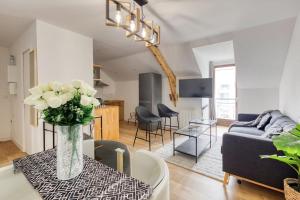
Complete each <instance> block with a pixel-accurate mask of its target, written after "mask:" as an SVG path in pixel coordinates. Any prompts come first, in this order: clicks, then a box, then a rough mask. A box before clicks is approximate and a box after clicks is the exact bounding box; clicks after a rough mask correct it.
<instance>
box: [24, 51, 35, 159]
mask: <svg viewBox="0 0 300 200" xmlns="http://www.w3.org/2000/svg"><path fill="white" fill-rule="evenodd" d="M22 61H23V95H24V96H23V99H25V98H26V97H27V96H29V95H30V93H29V89H30V88H33V87H34V86H36V84H37V69H36V53H35V50H34V49H33V50H32V49H28V50H26V51H24V52H23V60H22ZM23 119H24V121H23V148H24V149H25V152H26V153H28V154H32V153H33V152H34V151H35V149H34V145H35V141H34V140H35V138H34V136H33V131H34V128H35V127H37V126H38V121H37V120H38V116H37V111H36V110H35V109H34V108H33V107H32V106H28V105H25V104H24V116H23Z"/></svg>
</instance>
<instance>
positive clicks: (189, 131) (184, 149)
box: [173, 120, 214, 163]
mask: <svg viewBox="0 0 300 200" xmlns="http://www.w3.org/2000/svg"><path fill="white" fill-rule="evenodd" d="M194 122H195V120H194V121H191V122H190V123H189V125H188V126H186V127H184V128H182V129H179V130H177V131H175V132H173V155H174V156H175V152H180V153H183V154H186V155H189V156H193V157H195V161H196V163H197V162H198V158H199V156H200V155H201V154H203V153H204V152H205V151H206V150H207V149H209V148H211V145H212V130H211V128H212V126H213V125H214V123H213V122H211V123H210V124H211V125H210V124H208V123H205V124H200V121H198V123H196V122H195V123H194ZM208 130H210V131H209V134H206V132H207V131H208ZM176 135H180V136H186V137H188V138H187V140H185V141H184V142H182V143H181V144H176ZM206 136H209V137H206Z"/></svg>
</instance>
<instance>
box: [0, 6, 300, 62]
mask: <svg viewBox="0 0 300 200" xmlns="http://www.w3.org/2000/svg"><path fill="white" fill-rule="evenodd" d="M299 8H300V1H299V0H226V1H225V0H150V1H149V5H147V7H146V9H145V13H146V16H148V17H149V18H151V19H154V20H155V21H157V22H158V23H159V24H160V25H161V28H162V45H166V44H174V43H181V42H187V41H192V40H195V39H199V38H203V37H207V36H211V35H217V34H221V33H224V32H231V31H235V30H240V29H243V28H247V27H252V26H257V25H260V24H266V23H269V22H273V21H278V20H281V19H286V18H291V17H295V16H297V14H298V12H299ZM104 12H105V0H1V1H0V45H2V46H9V45H10V44H11V43H12V42H13V41H14V40H15V39H16V37H17V36H18V35H19V34H20V33H21V32H22V31H23V30H24V28H25V27H26V26H28V24H29V23H30V22H31V21H33V20H34V19H40V20H43V21H45V22H48V23H51V24H54V25H57V26H60V27H64V28H67V29H70V30H72V31H75V32H78V33H81V34H84V35H87V36H90V37H92V38H94V39H95V58H96V60H97V62H99V63H100V62H101V61H104V60H109V59H112V58H118V57H122V56H127V55H131V54H134V53H137V52H140V51H142V50H144V49H145V48H144V46H143V44H142V43H135V42H133V41H132V40H128V39H126V38H125V37H124V33H123V31H121V30H115V28H111V27H106V26H105V25H104V23H105V20H104V18H105V13H104Z"/></svg>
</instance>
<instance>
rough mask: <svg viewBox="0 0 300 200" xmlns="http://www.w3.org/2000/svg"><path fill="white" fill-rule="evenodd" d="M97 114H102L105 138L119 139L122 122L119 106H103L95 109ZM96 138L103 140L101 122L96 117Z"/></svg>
mask: <svg viewBox="0 0 300 200" xmlns="http://www.w3.org/2000/svg"><path fill="white" fill-rule="evenodd" d="M94 112H95V116H96V117H97V116H102V131H103V139H104V140H115V141H117V140H119V134H120V124H119V107H118V106H102V107H98V108H96V109H95V111H94ZM94 138H95V140H101V124H100V120H99V119H96V122H95V128H94Z"/></svg>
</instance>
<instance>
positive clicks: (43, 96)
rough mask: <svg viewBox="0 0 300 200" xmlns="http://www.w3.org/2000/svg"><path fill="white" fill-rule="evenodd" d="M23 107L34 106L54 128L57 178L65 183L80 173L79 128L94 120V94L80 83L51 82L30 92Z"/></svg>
mask: <svg viewBox="0 0 300 200" xmlns="http://www.w3.org/2000/svg"><path fill="white" fill-rule="evenodd" d="M29 92H30V93H31V95H30V96H29V97H27V98H26V99H25V104H27V105H31V106H34V107H35V108H36V109H38V110H39V111H40V113H41V117H42V118H43V119H44V121H45V122H47V123H49V124H53V125H55V126H56V132H57V178H58V179H60V180H68V179H72V178H74V177H76V176H77V175H79V174H80V173H81V171H82V169H83V155H82V138H83V134H82V126H83V125H87V124H89V123H90V122H91V121H92V120H93V119H94V117H93V109H94V107H95V106H98V105H99V102H98V100H97V99H95V98H94V95H95V94H96V90H95V89H94V88H92V87H91V86H89V85H88V84H86V83H84V82H83V81H73V82H72V83H69V84H62V83H59V82H51V83H48V84H45V85H39V86H36V87H34V88H31V89H30V90H29Z"/></svg>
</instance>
